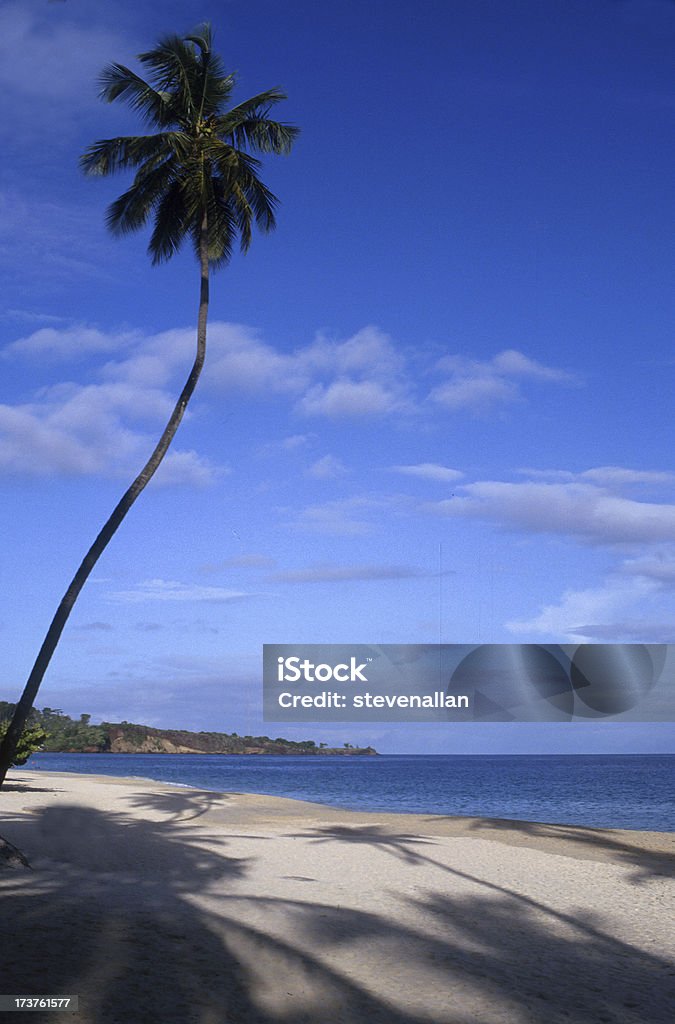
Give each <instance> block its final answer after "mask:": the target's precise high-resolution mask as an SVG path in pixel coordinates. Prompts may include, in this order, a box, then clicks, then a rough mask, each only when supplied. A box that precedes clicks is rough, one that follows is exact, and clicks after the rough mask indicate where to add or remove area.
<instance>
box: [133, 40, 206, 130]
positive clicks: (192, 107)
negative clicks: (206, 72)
mask: <svg viewBox="0 0 675 1024" xmlns="http://www.w3.org/2000/svg"><path fill="white" fill-rule="evenodd" d="M138 59H139V60H140V62H141V64H143V65H144V67H147V68H149V69H150V73H151V78H152V80H153V81H154V83H155V87H156V88H157V89H158V90H159V91H162V92H164V91H166V92H170V93H172V95H173V97H174V103H175V105H176V107H177V108H178V109H180V112H181V116H182V117H183V118H190V119H192V118H194V116H195V115H196V113H197V111H198V109H199V84H200V70H201V64H200V61H199V60H198V59H197V56H196V53H195V50H194V46H188V45H186V43H185V41H184V40H183V39H181V38H180V36H163V37H162V39H160V41H159V43H158V45H157V46H156V47H155V49H154V50H148V51H147V52H146V53H141V54H139V57H138Z"/></svg>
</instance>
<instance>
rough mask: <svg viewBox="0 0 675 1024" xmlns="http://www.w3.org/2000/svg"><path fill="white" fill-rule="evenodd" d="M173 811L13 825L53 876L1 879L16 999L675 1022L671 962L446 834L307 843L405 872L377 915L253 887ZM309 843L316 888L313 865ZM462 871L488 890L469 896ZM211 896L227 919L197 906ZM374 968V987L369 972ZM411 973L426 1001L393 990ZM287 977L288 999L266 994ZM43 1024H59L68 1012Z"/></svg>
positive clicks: (285, 1023) (420, 1016)
mask: <svg viewBox="0 0 675 1024" xmlns="http://www.w3.org/2000/svg"><path fill="white" fill-rule="evenodd" d="M149 796H150V798H151V799H150V800H149V801H148V804H147V807H148V809H151V810H153V811H157V809H158V808H157V804H156V802H155V801H154V794H149ZM136 803H137V805H138V804H142V799H140V798H138V799H137V801H136ZM193 809H194V808H193ZM164 810H165V811H166V814H167V816H166V817H165V818H164V819H162V820H160V821H156V820H153V821H147V820H144V819H138V818H135V817H131V816H129V815H125V814H120V813H103V812H100V811H97V810H91V809H83V808H81V807H76V806H63V805H61V806H57V807H49V806H48V807H46V808H44V809H42V810H39V811H38V812H36V814H35V815H34V816H33V820H32V821H30V820H27V819H18V818H17V819H15V821H13V822H12V823H11V835H10V838H11V839H12V841H13V842H16V843H17V844H18V845H21V846H23V847H24V848H25V849H26V851H27V852H28V853H29V854H30V855H31V856H32V858H33V859H34V861H35V864H36V868H37V870H36V871H35V872H34V873H31V872H22V873H12V875H11V878H10V877H9V875H6V876H5V877H4V878H3V879H2V882H1V883H0V891H1V892H2V906H3V922H4V925H3V927H2V929H1V930H0V947H1V948H0V962H2V964H3V976H4V979H5V980H4V982H3V985H4V986H7V985H9V987H8V988H7V989H6V990H7V991H14V992H34V993H37V992H41V993H44V992H50V993H67V994H77V995H80V1002H81V1007H82V1010H81V1012H80V1013H78V1014H76V1015H73V1016H72V1017H69V1018H68V1020H72V1021H73V1024H136V1022H141V1021H142V1022H143V1024H146V1022H148V1024H327V1022H340V1024H362V1022H363V1024H366V1022H367V1024H432V1022H437V1024H477V1022H480V1024H484V1022H485V1024H487V1022H488V1021H489V1022H492V1021H493V1020H494V1021H496V1020H498V1019H499V1020H502V1019H503V1020H507V1019H511V1020H514V1021H515V1020H517V1021H519V1022H520V1021H528V1022H529V1021H531V1022H537V1024H540V1022H546V1024H603V1022H612V1024H671V1016H670V1009H671V1006H670V1003H669V1001H668V991H667V985H668V984H669V983H670V984H671V985H672V975H669V973H668V971H669V968H670V969H672V965H669V964H668V963H667V962H666V961H664V960H663V959H661V958H659V957H658V956H653V955H649V954H647V953H644V952H643V951H641V950H638V949H635V948H633V947H631V946H630V945H627V944H626V943H622V942H619V941H618V940H615V939H612V938H611V937H609V936H607V935H604V934H602V932H601V930H600V928H599V926H598V923H597V922H595V923H593V924H591V923H590V922H584V921H583V920H579V919H571V918H565V916H564V915H548V916H546V912H547V910H548V908H545V907H544V908H542V907H541V905H539V904H536V903H535V902H534V901H531V900H528V899H526V898H523V897H522V896H518V894H516V893H513V892H511V891H510V890H509V889H508V888H507V887H505V886H504V887H500V886H496V885H492V884H486V883H482V882H481V880H480V879H475V878H472V876H471V875H470V874H469V873H463V872H459V871H455V870H454V869H450V868H448V867H447V866H446V865H443V864H441V863H440V862H437V861H436V860H434V858H433V857H432V856H431V854H432V852H433V849H434V846H435V845H436V844H435V843H434V842H433V840H428V839H424V838H422V837H419V836H415V835H411V834H408V833H396V832H384V831H383V830H380V829H378V827H375V826H368V827H367V828H353V829H350V828H347V827H344V826H338V827H332V828H330V827H320V828H314V829H311V828H310V829H308V830H307V832H305V833H302V836H303V837H305V838H307V837H309V838H312V839H314V840H315V841H316V842H320V843H327V842H335V843H339V844H343V845H344V844H364V843H365V844H367V845H369V846H372V847H373V848H374V849H377V850H381V851H382V852H383V853H384V854H385V855H388V856H391V857H395V858H396V859H397V860H398V861H402V862H403V868H402V870H404V871H405V872H409V874H410V883H411V884H410V886H409V887H407V886H406V887H404V888H403V889H402V890H401V891H399V892H397V893H394V894H392V900H393V903H392V904H391V905H389V907H388V909H387V911H386V912H385V911H384V910H382V911H381V912H377V913H373V912H366V911H364V910H360V909H353V908H349V907H340V906H335V905H334V904H330V903H328V902H325V903H320V902H318V903H317V902H311V901H307V900H304V899H293V898H281V897H276V898H266V897H263V896H261V895H259V894H258V893H255V892H252V893H250V892H247V891H246V892H242V891H241V888H236V887H235V883H237V882H240V881H246V879H247V877H248V873H249V870H250V867H251V862H250V861H249V860H247V859H242V858H237V857H234V856H232V854H231V852H230V851H229V850H228V838H227V837H222V836H221V837H220V838H219V839H218V846H217V848H216V849H215V850H214V849H211V848H208V847H205V846H204V845H203V843H204V832H202V831H199V830H196V829H195V828H194V827H193V826H189V825H188V826H186V825H183V824H182V825H181V826H180V828H177V827H176V822H175V812H176V807H175V806H169V805H166V806H164ZM183 810H185V805H183ZM188 810H189V808H188ZM19 833H23V838H21V836H20V835H19ZM73 836H75V837H76V839H77V842H76V844H73V843H72V838H73ZM210 841H211V842H212V841H213V839H212V840H210ZM298 849H299V853H300V852H302V856H303V857H304V858H305V860H303V861H300V860H299V861H298V868H299V869H300V870H301V872H302V877H308V876H307V875H306V874H305V871H306V869H307V868H310V869H311V856H308V855H307V850H306V847H305V846H304V844H302V845H301V844H299V846H298ZM44 856H49V858H50V859H51V861H52V865H51V868H49V869H48V868H47V865H46V863H45V862H44V861H42V860H41V857H44ZM54 862H56V867H57V869H56V870H54ZM428 865H435V866H436V867H437V868H439V869H442V870H439V872H438V880H437V882H436V881H434V884H433V888H429V887H426V888H425V889H424V890H423V891H422V892H420V889H419V887H418V886H415V878H416V873H417V869H418V868H419V867H420V866H424V867H425V868H426V867H427V866H428ZM141 868H142V869H143V870H142V871H141V870H140V869H141ZM148 868H151V869H152V870H151V872H150V873H149V872H148ZM377 869H378V858H377V856H375V857H374V858H373V862H372V870H373V871H377ZM453 877H455V878H457V877H463V878H468V879H472V880H473V881H474V882H476V883H477V884H478V886H479V892H478V893H477V894H471V895H467V894H466V893H463V894H461V895H458V894H453V891H452V880H453ZM433 878H434V879H435V878H436V876H435V875H434V876H433ZM427 880H428V878H427ZM365 881H366V883H367V879H366V880H365ZM200 892H208V893H209V895H210V897H211V899H213V900H215V901H216V903H217V906H218V907H219V913H217V914H216V913H211V912H210V911H206V910H204V909H202V908H200V906H199V905H198V904H196V903H195V902H193V901H192V900H191V896H192V895H193V894H195V893H200ZM392 906H393V907H394V908H395V909H394V910H392V909H391V907H392ZM396 908H400V910H401V911H404V912H407V913H410V912H412V913H413V915H414V917H413V920H412V921H411V922H410V923H408V924H405V923H403V922H402V920H401V914H400V913H398V912H397V909H396ZM542 910H543V911H544V914H545V916H542V914H541V913H540V912H541V911H542ZM535 911H536V912H537V913H535ZM55 950H56V951H57V953H56V955H54V953H55ZM341 957H346V959H340V958H341ZM368 961H371V962H372V964H373V973H372V975H371V983H372V987H371V984H369V985H366V982H365V981H364V980H363V979H362V978H361V975H360V974H359V967H360V966H361V965H362V964H363V963H364V962H368ZM349 964H353V965H355V966H354V967H353V968H350V967H349V966H347V965H349ZM360 978H361V980H359V979H360ZM399 978H403V981H404V982H405V984H404V985H403V988H402V990H401V991H403V992H404V993H408V994H410V1001H409V1002H405V999H404V1001H403V1002H401V999H400V998H399V997H398V996H395V994H394V990H393V988H392V985H393V983H394V980H395V979H399ZM7 979H10V981H9V983H8V981H7ZM270 981H272V982H273V983H274V985H275V989H274V991H275V993H276V995H277V997H278V998H277V999H276V1001H275V1000H274V999H272V1000H270V998H266V997H265V989H266V984H267V983H268V982H270ZM375 993H377V994H375ZM130 1006H132V1009H130ZM432 1007H435V1008H433V1009H432ZM507 1014H508V1015H509V1016H507ZM31 1020H32V1021H34V1022H37V1024H54V1018H53V1014H51V1015H50V1014H39V1013H37V1014H34V1015H32V1017H31ZM65 1024H67V1022H65Z"/></svg>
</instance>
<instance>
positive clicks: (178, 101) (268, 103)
mask: <svg viewBox="0 0 675 1024" xmlns="http://www.w3.org/2000/svg"><path fill="white" fill-rule="evenodd" d="M211 38H212V36H211V29H210V26H209V25H203V26H201V27H200V28H199V29H197V30H196V31H195V34H194V35H190V36H186V37H183V38H181V37H179V36H165V37H163V38H162V39H160V40H159V42H158V44H157V46H156V47H155V48H154V49H153V50H149V51H148V52H147V53H142V54H140V55H139V58H138V59H139V61H140V62H141V64H142V65H143V67H144V68H146V69H147V72H148V79H147V81H146V80H145V79H143V78H141V77H140V76H139V75H137V74H135V73H134V72H133V71H131V70H130V69H129V68H127V67H124V66H123V65H122V64H111V65H109V66H108V67H107V68H106V69H105V70H104V71H103V73H102V75H101V85H102V90H101V97H102V99H104V100H107V101H108V102H112V101H113V100H117V99H123V100H126V102H127V103H128V104H129V105H130V106H131V107H132V109H134V110H136V111H138V112H139V113H140V114H141V116H142V117H143V119H144V120H145V122H146V123H147V124H148V125H149V126H151V127H152V128H153V129H155V132H154V134H151V135H134V136H123V137H120V138H115V139H103V140H102V141H99V142H95V143H94V144H93V145H92V146H90V147H89V149H87V150H86V152H85V153H84V154H83V155H82V157H81V166H82V169H83V170H84V172H85V174H90V175H107V174H114V173H115V172H117V171H124V170H126V169H127V168H137V170H136V175H135V177H134V180H133V183H132V185H131V187H130V188H129V189H128V190H127V191H126V192H125V193H124V194H123V195H121V196H120V197H119V199H117V200H116V201H115V202H114V203H112V205H111V206H110V208H109V210H108V216H107V221H108V226H109V227H110V229H111V230H112V232H113V233H114V234H117V235H122V234H126V233H127V232H130V231H135V230H137V229H138V228H140V227H142V226H143V225H144V224H145V223H146V222H147V221H148V219H149V218H151V217H152V218H153V221H154V226H153V231H152V235H151V237H150V243H149V245H148V252H149V254H150V256H151V258H152V263H153V264H157V263H161V262H163V261H164V260H168V259H170V257H171V256H173V255H174V253H176V252H178V250H179V249H180V247H181V245H182V243H183V242H184V241H185V239H186V238H187V237H188V236H189V238H190V239H191V241H192V245H193V247H194V250H195V253H196V256H197V260H198V262H199V272H200V291H199V314H198V319H197V348H196V355H195V360H194V364H193V366H192V369H191V371H190V374H189V376H188V378H187V380H186V382H185V386H184V387H183V390H182V392H181V394H180V397H179V398H178V401H177V403H176V406H175V408H174V410H173V413H172V414H171V417H170V419H169V422H168V423H167V425H166V427H165V429H164V433H163V434H162V436H161V438H160V439H159V442H158V443H157V446H156V448H155V450H154V451H153V453H152V455H151V456H150V458H149V459H148V461H147V463H146V464H145V466H144V467H143V469H142V470H141V472H140V473H139V474H138V476H137V477H136V479H135V480H134V482H133V483H132V484H131V486H130V487H129V489H128V490H127V491H126V492H125V494H124V495H123V496H122V498H121V499H120V501H119V502H118V504H117V506H116V507H115V509H114V511H113V512H112V514H111V516H110V518H109V519H108V521H107V522H106V523H105V525H104V526H103V528H102V529H101V531H100V533H99V534H98V536H97V538H96V540H95V541H94V543H93V544H92V546H91V547H90V549H89V551H88V552H87V554H86V555H85V557H84V559H83V561H82V564H81V565H80V567H79V569H78V570H77V572H76V573H75V576H74V577H73V580H72V582H71V584H70V586H69V587H68V589H67V590H66V592H65V594H64V596H63V599H62V600H61V603H60V605H59V607H58V609H57V611H56V614H55V616H54V618H53V620H52V623H51V625H50V627H49V630H48V631H47V634H46V636H45V639H44V641H43V644H42V647H41V648H40V651H39V653H38V656H37V659H36V661H35V665H34V666H33V669H32V671H31V674H30V676H29V678H28V681H27V683H26V686H25V688H24V691H23V694H22V696H21V699H20V701H19V703H18V704H17V707H16V710H15V713H14V717H13V719H12V722H11V724H10V726H9V729H8V731H7V734H6V736H5V739H4V741H3V742H2V745H1V746H0V786H1V785H2V783H3V781H4V779H5V775H6V773H7V769H8V768H9V766H10V764H11V763H12V760H13V757H14V752H15V750H16V746H17V743H18V741H19V737H20V736H21V732H22V730H23V728H24V725H25V723H26V720H27V718H28V715H29V713H30V710H31V708H32V706H33V704H34V702H35V697H36V696H37V692H38V689H39V687H40V684H41V682H42V679H43V677H44V674H45V672H46V670H47V667H48V665H49V662H50V660H51V657H52V655H53V653H54V651H55V649H56V646H57V644H58V642H59V638H60V636H61V633H62V631H63V628H64V626H65V624H66V621H67V620H68V616H69V615H70V612H71V611H72V609H73V606H74V604H75V601H76V599H77V597H78V595H79V593H80V591H81V589H82V587H83V586H84V583H85V581H86V580H87V577H88V576H89V574H90V573H91V571H92V569H93V568H94V566H95V564H96V562H97V561H98V559H99V558H100V556H101V554H102V553H103V551H104V550H105V548H106V547H107V545H108V543H109V542H110V540H111V538H112V537H113V535H114V533H115V531H116V530H117V529H118V527H119V526H120V524H121V522H122V520H123V519H124V517H125V516H126V514H127V512H128V511H129V509H130V508H131V506H132V505H133V503H134V502H135V501H136V499H137V498H138V496H139V494H140V493H141V491H142V490H143V489H144V488H145V487H146V485H147V484H148V483H149V481H150V479H151V478H152V476H153V474H154V473H155V472H156V470H157V468H158V467H159V465H160V463H161V461H162V459H163V458H164V456H165V454H166V452H167V449H168V447H169V445H170V444H171V441H172V439H173V437H174V435H175V433H176V430H177V429H178V426H179V424H180V422H181V420H182V418H183V414H184V412H185V409H186V406H187V404H188V402H189V400H190V397H191V396H192V393H193V391H194V389H195V386H196V384H197V381H198V379H199V375H200V373H201V370H202V366H203V365H204V356H205V352H206V322H207V315H208V304H209V271H210V268H211V267H213V268H216V267H220V266H223V265H225V264H226V263H228V261H229V259H230V257H231V255H232V250H233V246H234V243H235V242H236V241H237V239H238V240H239V243H240V247H241V249H242V251H244V252H245V251H246V250H247V249H248V247H249V245H250V243H251V230H252V227H253V224H254V223H255V224H256V225H257V227H258V228H260V229H261V230H262V231H270V230H271V229H272V228H273V227H274V226H275V218H274V209H275V206H276V204H277V199H276V197H275V196H274V195H273V194H272V193H271V192H270V190H269V189H268V188H267V187H266V186H265V185H264V184H263V182H262V181H260V179H259V177H258V169H259V167H260V160H258V159H257V158H256V157H255V156H253V155H252V153H262V154H264V153H277V154H286V153H288V152H290V149H291V146H292V144H293V140H294V139H295V137H296V135H297V134H298V129H297V128H295V127H293V126H291V125H287V124H283V123H280V122H278V121H273V120H270V118H269V117H268V116H267V115H268V112H269V110H270V108H271V107H273V106H274V104H276V103H278V102H279V101H280V100H283V99H285V98H286V97H285V94H284V93H283V92H282V91H281V90H280V89H277V88H275V89H268V90H267V91H266V92H262V93H259V94H258V95H257V96H253V97H252V98H251V99H248V100H245V101H244V102H243V103H239V104H237V105H236V106H233V107H229V108H228V101H229V99H230V96H231V94H232V91H233V88H234V84H235V78H234V75H231V74H226V73H225V70H224V67H223V63H222V61H221V59H220V57H218V56H217V55H216V54H214V53H213V52H212V49H211Z"/></svg>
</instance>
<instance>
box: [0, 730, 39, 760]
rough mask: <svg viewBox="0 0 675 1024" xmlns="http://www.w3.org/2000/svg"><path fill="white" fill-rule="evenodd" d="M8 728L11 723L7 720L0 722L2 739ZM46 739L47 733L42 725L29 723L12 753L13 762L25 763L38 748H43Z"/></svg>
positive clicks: (0, 737)
mask: <svg viewBox="0 0 675 1024" xmlns="http://www.w3.org/2000/svg"><path fill="white" fill-rule="evenodd" d="M8 728H9V724H8V723H7V722H0V739H4V737H5V736H6V735H7V730H8ZM46 739H47V733H46V732H45V731H44V729H43V728H42V727H41V726H39V725H27V726H26V728H25V729H24V730H23V731H22V733H21V735H20V736H19V742H18V743H17V745H16V749H15V751H14V753H13V755H12V764H13V765H19V764H25V763H26V761H27V760H28V758H29V757H30V755H31V754H34V753H35V751H36V750H41V749H42V747H43V745H44V742H45V740H46Z"/></svg>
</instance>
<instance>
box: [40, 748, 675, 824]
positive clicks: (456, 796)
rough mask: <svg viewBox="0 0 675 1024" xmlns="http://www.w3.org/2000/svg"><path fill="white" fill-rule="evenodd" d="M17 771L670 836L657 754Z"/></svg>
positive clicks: (276, 760) (119, 760)
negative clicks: (650, 831) (147, 781)
mask: <svg viewBox="0 0 675 1024" xmlns="http://www.w3.org/2000/svg"><path fill="white" fill-rule="evenodd" d="M26 767H27V768H30V769H40V770H42V771H65V772H80V773H83V774H87V775H92V774H97V775H117V776H124V777H133V778H144V779H155V780H157V781H160V782H168V783H172V784H173V785H183V786H195V787H198V788H200V789H209V790H215V791H218V792H239V793H268V794H271V795H273V796H285V797H293V798H295V799H298V800H311V801H315V802H318V803H324V804H332V805H335V806H338V807H346V808H352V809H355V810H369V811H405V812H411V813H422V814H452V815H470V816H471V815H477V816H480V817H487V818H516V819H522V820H525V821H545V822H555V823H560V824H569V825H588V826H593V827H596V828H629V829H655V830H658V831H675V801H674V800H673V794H674V793H675V757H674V756H670V755H661V754H653V755H648V756H645V755H638V754H636V755H632V754H622V755H604V754H598V755H573V756H555V755H551V756H548V755H536V756H535V755H522V756H494V757H490V756H484V755H480V756H473V757H471V756H454V755H431V756H423V755H404V754H400V755H399V754H392V755H380V756H379V757H330V756H326V757H323V756H320V757H258V756H255V757H254V756H250V755H249V756H227V757H223V756H218V755H217V754H213V755H211V754H179V755H172V754H34V755H33V757H32V758H31V759H30V762H29V764H28V765H27V766H26Z"/></svg>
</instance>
